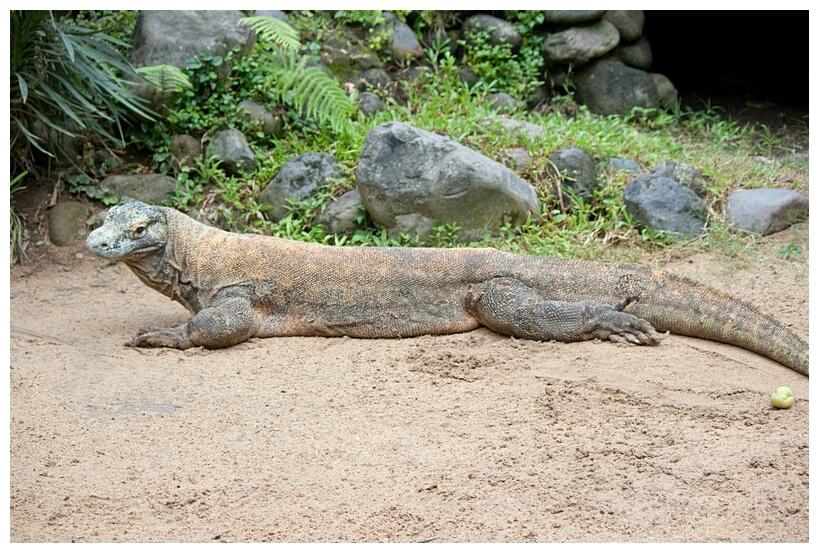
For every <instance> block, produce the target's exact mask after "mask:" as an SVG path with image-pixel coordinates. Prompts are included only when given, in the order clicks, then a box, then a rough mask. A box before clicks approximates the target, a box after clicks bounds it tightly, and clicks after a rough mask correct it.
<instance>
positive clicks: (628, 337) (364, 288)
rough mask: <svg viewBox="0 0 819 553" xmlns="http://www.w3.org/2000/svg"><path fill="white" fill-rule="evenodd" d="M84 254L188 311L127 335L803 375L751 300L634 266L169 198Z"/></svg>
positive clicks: (132, 211)
mask: <svg viewBox="0 0 819 553" xmlns="http://www.w3.org/2000/svg"><path fill="white" fill-rule="evenodd" d="M86 248H87V249H88V251H89V252H91V253H93V254H95V255H98V256H100V257H103V258H106V259H114V260H119V261H122V262H124V263H125V264H127V265H128V266H129V267H130V268H131V269H132V270H133V271H134V273H136V275H137V276H138V277H139V278H140V279H141V280H142V282H144V283H145V284H147V285H148V286H150V287H151V288H154V289H155V290H157V291H159V292H161V293H162V294H164V295H166V296H168V297H169V298H171V299H173V300H176V301H178V302H179V303H181V304H182V305H184V306H185V307H186V308H187V309H188V310H189V311H190V312H191V313H192V314H193V318H192V319H191V320H190V321H188V322H187V323H185V324H182V325H180V326H178V327H176V328H171V329H165V330H158V331H153V332H147V333H144V334H140V335H139V336H137V337H136V338H135V339H134V341H133V343H132V345H134V346H142V347H175V348H180V349H186V348H190V347H194V346H203V347H206V348H222V347H228V346H232V345H234V344H237V343H239V342H243V341H245V340H247V339H249V338H252V337H269V336H352V337H357V338H399V337H408V336H418V335H423V334H451V333H456V332H466V331H468V330H472V329H474V328H477V327H479V326H481V325H483V326H486V327H488V328H490V329H492V330H494V331H496V332H499V333H502V334H508V335H511V336H516V337H519V338H527V339H532V340H558V341H562V342H573V341H579V340H590V339H594V338H599V339H603V340H612V341H615V342H624V343H632V344H637V345H657V344H659V343H660V340H662V339H663V338H665V336H666V335H664V334H660V333H658V332H657V331H656V330H655V328H657V329H660V330H663V331H670V332H673V333H677V334H684V335H688V336H695V337H698V338H706V339H709V340H715V341H719V342H726V343H729V344H734V345H737V346H740V347H743V348H745V349H749V350H751V351H755V352H758V353H761V354H762V355H765V356H767V357H770V358H771V359H774V360H776V361H778V362H780V363H782V364H784V365H786V366H788V367H790V368H792V369H794V370H796V371H798V372H800V373H802V374H804V375H806V376H807V375H808V344H807V342H805V341H804V340H803V339H801V338H800V337H799V336H797V335H796V334H794V333H793V332H792V331H791V330H789V329H788V328H787V327H785V326H784V325H783V324H782V323H780V322H779V321H777V320H776V319H774V318H773V317H771V316H770V315H768V314H766V313H763V312H761V311H760V310H759V309H757V308H756V307H754V306H753V305H751V304H749V303H746V302H743V301H740V300H737V299H735V298H732V297H731V296H729V295H727V294H724V293H722V292H720V291H718V290H715V289H713V288H709V287H707V286H704V285H702V284H699V283H696V282H694V281H692V280H689V279H686V278H683V277H678V276H675V275H672V274H669V273H664V272H662V271H652V270H650V269H648V268H647V267H643V266H640V265H626V264H606V263H595V262H589V261H578V260H564V259H554V258H543V257H535V256H526V255H514V254H508V253H503V252H498V251H495V250H491V249H469V248H461V249H434V248H348V247H345V248H340V247H332V246H323V245H318V244H309V243H301V242H294V241H291V240H283V239H279V238H272V237H269V236H258V235H240V234H233V233H229V232H224V231H222V230H219V229H215V228H211V227H207V226H205V225H202V224H200V223H197V222H196V221H194V220H193V219H190V218H189V217H187V216H185V215H183V214H181V213H179V212H178V211H175V210H173V209H169V208H165V207H155V206H148V205H145V204H142V203H139V202H134V203H130V204H126V205H122V206H118V207H114V208H112V209H111V211H110V212H109V214H108V218H107V219H106V221H105V224H104V225H103V226H102V227H100V228H98V229H97V230H95V231H94V232H92V233H91V234H90V235H89V237H88V240H87V243H86Z"/></svg>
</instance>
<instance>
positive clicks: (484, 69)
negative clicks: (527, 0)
mask: <svg viewBox="0 0 819 553" xmlns="http://www.w3.org/2000/svg"><path fill="white" fill-rule="evenodd" d="M458 43H459V44H460V45H461V46H463V48H464V64H465V65H466V66H467V67H469V69H471V70H472V71H474V72H475V74H476V75H478V77H480V82H479V83H478V88H480V89H483V90H484V91H486V92H506V93H509V94H511V95H512V96H514V97H516V98H519V99H522V100H528V99H529V98H530V97H531V95H532V93H533V91H534V89H535V88H536V87H538V86H540V85H542V84H543V81H541V80H540V75H541V66H542V65H543V56H542V55H541V53H540V47H539V44H538V41H536V40H528V41H526V42H525V43H524V44H523V45H522V46H521V49H520V52H519V53H517V54H516V53H514V52H513V51H512V46H511V45H510V44H508V43H505V42H502V43H500V44H492V43H491V42H490V40H489V33H488V32H486V31H483V30H481V31H474V32H472V33H470V36H469V40H460V41H458Z"/></svg>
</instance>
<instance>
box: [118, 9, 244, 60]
mask: <svg viewBox="0 0 819 553" xmlns="http://www.w3.org/2000/svg"><path fill="white" fill-rule="evenodd" d="M243 17H244V14H243V13H242V12H240V11H238V10H226V11H217V10H199V11H197V10H173V11H165V10H143V11H141V12H139V17H137V20H136V23H135V24H134V31H133V33H132V35H131V50H130V51H129V52H128V61H130V62H131V65H133V66H134V67H144V66H148V65H160V64H167V65H173V66H174V67H185V64H186V63H187V62H188V60H190V59H191V58H195V57H197V56H198V55H199V54H202V53H204V52H211V53H212V54H214V55H216V56H225V55H227V53H228V52H230V50H231V49H232V48H233V47H234V46H236V45H237V44H244V45H245V47H244V48H245V51H247V50H249V48H250V47H251V46H252V45H253V43H252V42H251V41H252V34H251V33H252V30H251V28H250V27H246V26H242V25H239V20H240V19H241V18H243Z"/></svg>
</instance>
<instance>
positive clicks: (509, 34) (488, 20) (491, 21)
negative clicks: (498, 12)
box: [461, 13, 523, 50]
mask: <svg viewBox="0 0 819 553" xmlns="http://www.w3.org/2000/svg"><path fill="white" fill-rule="evenodd" d="M461 32H462V34H463V36H464V39H465V40H466V42H467V43H470V44H474V40H473V38H472V37H473V36H474V35H475V34H477V33H479V32H485V33H487V34H488V35H489V44H492V45H499V44H508V45H509V46H511V47H512V49H513V50H517V49H518V48H520V45H521V43H522V42H523V37H522V36H521V34H520V32H518V30H517V29H516V28H515V26H514V25H512V24H511V23H509V22H508V21H505V20H503V19H499V18H497V17H493V16H491V15H487V14H483V13H481V14H478V15H473V16H470V17H467V18H466V21H464V24H463V27H461Z"/></svg>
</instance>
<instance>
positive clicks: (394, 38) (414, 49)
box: [383, 12, 424, 60]
mask: <svg viewBox="0 0 819 553" xmlns="http://www.w3.org/2000/svg"><path fill="white" fill-rule="evenodd" d="M383 15H384V20H385V23H384V24H383V25H384V26H385V27H387V28H388V29H392V32H391V33H390V37H389V38H388V39H387V47H388V48H389V50H390V53H391V54H392V56H393V57H394V58H395V59H398V60H403V59H406V58H420V57H422V56H423V55H424V49H423V48H421V43H420V42H418V39H417V38H416V37H415V33H414V32H413V30H412V29H411V28H410V26H409V25H407V24H406V23H404V22H403V21H401V20H400V19H398V18H397V17H396V16H395V14H393V13H390V12H384V14H383Z"/></svg>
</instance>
